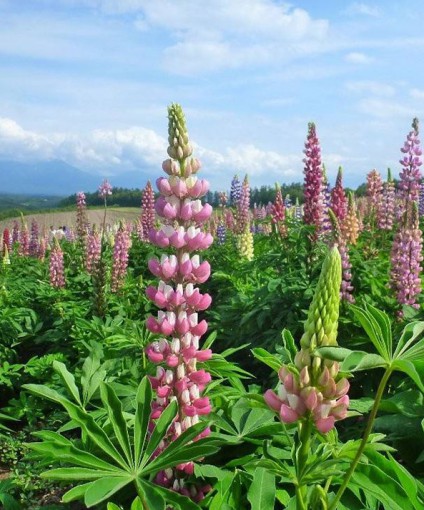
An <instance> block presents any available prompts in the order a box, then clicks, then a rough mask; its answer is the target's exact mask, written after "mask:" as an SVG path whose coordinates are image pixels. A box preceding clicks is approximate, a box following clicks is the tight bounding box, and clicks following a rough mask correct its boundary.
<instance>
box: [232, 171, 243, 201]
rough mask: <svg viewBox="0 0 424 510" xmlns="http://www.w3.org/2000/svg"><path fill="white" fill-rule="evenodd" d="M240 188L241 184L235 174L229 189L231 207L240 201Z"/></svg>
mask: <svg viewBox="0 0 424 510" xmlns="http://www.w3.org/2000/svg"><path fill="white" fill-rule="evenodd" d="M241 188H242V183H241V181H240V180H239V178H238V175H237V174H236V175H235V176H234V177H233V180H232V181H231V188H230V201H231V205H233V206H236V205H237V204H238V201H239V200H240V196H241Z"/></svg>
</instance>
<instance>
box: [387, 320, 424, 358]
mask: <svg viewBox="0 0 424 510" xmlns="http://www.w3.org/2000/svg"><path fill="white" fill-rule="evenodd" d="M422 334H424V322H417V321H416V322H411V323H409V324H407V325H406V326H405V328H404V330H403V332H402V335H401V337H400V339H399V342H398V345H397V347H396V350H395V353H394V355H393V357H394V358H402V359H409V360H410V361H413V358H412V359H411V358H410V357H407V358H405V357H404V355H408V354H409V353H408V351H409V348H410V347H411V345H412V344H413V343H414V342H415V341H416V340H417V338H418V337H420V336H421V335H422ZM423 342H424V339H423V340H421V341H420V342H418V344H417V346H418V345H419V346H420V348H421V349H423V348H424V346H423V345H422V344H423ZM418 350H420V349H418ZM413 357H414V356H413ZM421 359H422V355H421Z"/></svg>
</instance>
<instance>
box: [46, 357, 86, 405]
mask: <svg viewBox="0 0 424 510" xmlns="http://www.w3.org/2000/svg"><path fill="white" fill-rule="evenodd" d="M53 369H54V370H55V372H57V373H58V374H59V375H60V377H61V379H62V381H63V382H64V384H65V386H66V388H67V390H68V391H69V393H70V394H71V395H72V396H73V398H74V399H75V401H76V402H77V403H78V404H79V405H82V404H81V397H80V394H79V390H78V388H77V385H76V384H75V377H74V376H73V374H71V373H70V372H69V371H68V370H67V368H66V366H65V365H64V364H63V363H62V362H60V361H53Z"/></svg>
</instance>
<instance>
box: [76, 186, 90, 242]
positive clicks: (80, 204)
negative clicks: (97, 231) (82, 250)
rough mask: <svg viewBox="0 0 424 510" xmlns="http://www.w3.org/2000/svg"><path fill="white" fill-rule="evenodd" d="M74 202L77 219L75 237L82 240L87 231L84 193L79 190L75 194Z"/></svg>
mask: <svg viewBox="0 0 424 510" xmlns="http://www.w3.org/2000/svg"><path fill="white" fill-rule="evenodd" d="M76 202H77V221H76V229H77V238H78V239H80V240H83V241H84V240H85V238H86V237H87V232H88V229H89V223H88V217H87V203H86V197H85V193H83V192H82V191H79V192H78V193H77V194H76Z"/></svg>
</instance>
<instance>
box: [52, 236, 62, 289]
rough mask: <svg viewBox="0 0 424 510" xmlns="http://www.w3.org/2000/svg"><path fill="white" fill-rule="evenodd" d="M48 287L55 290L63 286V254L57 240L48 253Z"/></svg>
mask: <svg viewBox="0 0 424 510" xmlns="http://www.w3.org/2000/svg"><path fill="white" fill-rule="evenodd" d="M49 269H50V285H51V286H52V287H55V288H58V289H60V288H62V287H64V286H65V273H64V266H63V252H62V249H61V247H60V245H59V242H58V241H57V239H55V244H54V246H53V248H52V250H51V252H50V263H49Z"/></svg>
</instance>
